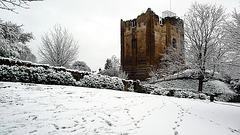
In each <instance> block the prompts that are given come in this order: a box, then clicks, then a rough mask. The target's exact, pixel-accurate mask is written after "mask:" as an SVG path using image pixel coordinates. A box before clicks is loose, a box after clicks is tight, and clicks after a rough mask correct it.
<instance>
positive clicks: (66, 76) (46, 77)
mask: <svg viewBox="0 0 240 135" xmlns="http://www.w3.org/2000/svg"><path fill="white" fill-rule="evenodd" d="M0 76H1V78H0V80H1V81H15V82H27V83H43V84H61V85H75V83H76V80H75V79H74V78H73V77H72V75H71V73H69V72H63V71H55V70H53V69H45V68H43V67H26V66H11V67H9V66H6V65H0Z"/></svg>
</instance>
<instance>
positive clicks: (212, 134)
mask: <svg viewBox="0 0 240 135" xmlns="http://www.w3.org/2000/svg"><path fill="white" fill-rule="evenodd" d="M0 134H1V135H5V134H16V135H20V134H40V135H43V134H57V135H58V134H76V135H79V134H80V135H92V134H99V135H106V134H109V135H112V134H119V135H121V134H123V135H132V134H137V135H239V134H240V104H234V103H224V102H213V103H210V102H209V101H207V100H194V99H181V98H173V97H164V96H158V95H148V94H139V93H133V92H121V91H114V90H105V89H92V88H83V87H72V86H59V85H58V86H55V85H40V84H26V83H11V82H0Z"/></svg>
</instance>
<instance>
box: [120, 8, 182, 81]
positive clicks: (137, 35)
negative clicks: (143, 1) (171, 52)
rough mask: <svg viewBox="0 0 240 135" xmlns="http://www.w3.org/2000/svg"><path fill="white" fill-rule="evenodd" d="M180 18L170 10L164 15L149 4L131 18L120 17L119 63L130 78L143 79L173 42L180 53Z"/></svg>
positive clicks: (157, 63)
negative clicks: (153, 9) (161, 15)
mask: <svg viewBox="0 0 240 135" xmlns="http://www.w3.org/2000/svg"><path fill="white" fill-rule="evenodd" d="M183 38H184V35H183V20H181V19H180V18H178V17H176V16H175V14H174V13H172V12H170V11H165V12H163V18H161V17H159V16H158V15H156V14H155V13H154V12H153V11H152V10H151V9H150V8H149V9H148V10H147V11H146V13H142V14H141V15H139V16H138V17H137V18H135V19H133V20H127V21H123V20H121V64H122V68H123V70H124V71H125V72H126V73H127V74H128V77H129V79H133V80H136V79H139V80H145V79H146V78H148V77H149V72H150V71H151V70H152V67H153V66H158V65H159V64H161V63H160V62H159V59H161V57H162V56H161V54H164V53H166V47H167V46H169V45H172V46H173V47H174V48H175V49H176V51H177V52H178V53H180V54H182V53H183V50H184V47H183Z"/></svg>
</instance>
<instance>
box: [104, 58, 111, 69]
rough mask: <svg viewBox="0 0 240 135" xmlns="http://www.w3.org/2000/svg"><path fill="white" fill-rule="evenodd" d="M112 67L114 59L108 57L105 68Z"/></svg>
mask: <svg viewBox="0 0 240 135" xmlns="http://www.w3.org/2000/svg"><path fill="white" fill-rule="evenodd" d="M110 68H112V61H111V59H107V60H106V63H105V67H104V69H105V70H107V69H110Z"/></svg>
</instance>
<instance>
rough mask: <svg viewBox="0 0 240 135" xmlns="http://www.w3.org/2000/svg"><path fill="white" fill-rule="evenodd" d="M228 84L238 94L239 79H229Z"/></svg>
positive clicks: (239, 90)
mask: <svg viewBox="0 0 240 135" xmlns="http://www.w3.org/2000/svg"><path fill="white" fill-rule="evenodd" d="M230 86H231V87H232V88H233V89H234V90H235V92H237V93H238V94H240V79H235V80H231V82H230Z"/></svg>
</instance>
